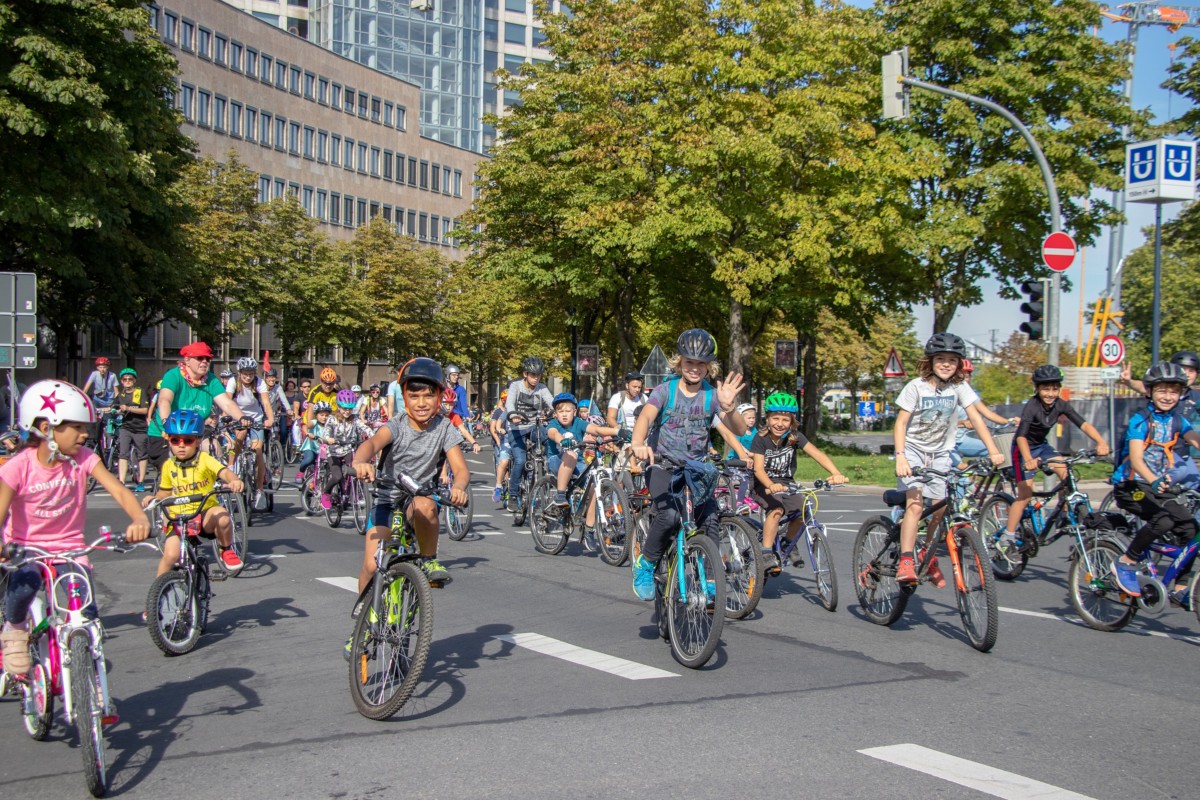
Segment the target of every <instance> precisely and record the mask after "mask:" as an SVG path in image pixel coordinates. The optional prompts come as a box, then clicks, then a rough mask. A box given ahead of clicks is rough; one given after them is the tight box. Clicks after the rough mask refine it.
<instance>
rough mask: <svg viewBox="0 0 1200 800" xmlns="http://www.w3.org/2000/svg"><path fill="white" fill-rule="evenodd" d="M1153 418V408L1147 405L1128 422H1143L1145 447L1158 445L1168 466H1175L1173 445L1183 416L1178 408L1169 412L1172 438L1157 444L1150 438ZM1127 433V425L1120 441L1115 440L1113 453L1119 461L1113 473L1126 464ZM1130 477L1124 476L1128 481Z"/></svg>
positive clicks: (1177, 439) (1152, 429) (1127, 459)
mask: <svg viewBox="0 0 1200 800" xmlns="http://www.w3.org/2000/svg"><path fill="white" fill-rule="evenodd" d="M1153 417H1154V407H1153V406H1152V405H1147V406H1146V407H1145V408H1143V409H1141V410H1140V411H1137V412H1135V413H1134V415H1133V416H1132V417H1130V419H1129V422H1130V423H1133V421H1134V420H1137V419H1139V418H1140V419H1143V420H1145V422H1146V438H1145V439H1144V440H1143V441H1144V442H1145V443H1146V446H1147V447H1149V446H1150V445H1159V446H1160V447H1162V448H1163V450H1164V451H1165V452H1166V456H1167V463H1168V465H1171V466H1173V465H1174V464H1175V453H1174V448H1175V444H1176V443H1177V442H1178V441H1179V436H1180V433H1181V432H1182V430H1183V414H1181V413H1179V409H1178V407H1176V408H1174V409H1172V410H1171V433H1172V436H1171V440H1170V441H1168V442H1159V441H1155V440H1154V439H1152V438H1151V436H1152V435H1153V432H1154V420H1153ZM1128 431H1129V425H1128V424H1127V425H1126V426H1125V430H1123V431H1122V432H1121V437H1120V439H1118V440H1117V449H1116V450H1115V451H1113V452H1115V453H1116V454H1117V457H1118V458H1119V459H1120V460H1119V461H1117V462H1116V467H1115V469H1114V470H1113V472H1114V473H1115V472H1116V471H1117V470H1119V469H1120V468H1121V467H1123V466H1124V465H1125V464H1126V462H1128V461H1129V440H1128V439H1126V438H1125V434H1126V433H1127V432H1128ZM1132 477H1133V476H1132V474H1130V475H1127V476H1126V479H1127V480H1128V479H1130V478H1132Z"/></svg>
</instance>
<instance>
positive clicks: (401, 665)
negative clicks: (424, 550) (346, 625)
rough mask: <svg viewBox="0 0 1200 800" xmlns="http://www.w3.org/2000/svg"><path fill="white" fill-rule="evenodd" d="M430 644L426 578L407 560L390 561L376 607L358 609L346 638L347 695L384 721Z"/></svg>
mask: <svg viewBox="0 0 1200 800" xmlns="http://www.w3.org/2000/svg"><path fill="white" fill-rule="evenodd" d="M375 580H381V578H380V577H378V576H376V578H375ZM432 643H433V590H432V589H431V588H430V586H429V579H428V578H426V577H425V573H424V571H422V570H421V568H420V567H418V566H417V565H416V564H413V563H412V562H411V561H401V562H399V563H396V564H393V565H392V566H391V567H389V568H388V578H387V582H386V584H385V585H384V586H383V587H382V588H381V589H380V595H379V603H378V605H370V606H368V607H367V608H364V609H363V610H362V611H361V612H360V613H359V615H358V619H357V621H356V622H355V623H354V632H353V633H352V634H351V637H350V696H351V698H353V700H354V707H355V708H357V709H358V713H360V714H362V715H363V716H364V717H366V718H368V719H386V718H388V717H390V716H392V715H393V714H395V713H396V712H397V711H399V710H400V707H401V706H403V705H404V704H405V703H406V702H408V698H409V697H411V696H412V693H413V691H414V690H415V689H416V688H417V681H419V680H421V673H422V672H423V671H424V669H425V661H426V659H428V658H429V648H430V646H431V645H432Z"/></svg>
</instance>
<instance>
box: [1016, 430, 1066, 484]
mask: <svg viewBox="0 0 1200 800" xmlns="http://www.w3.org/2000/svg"><path fill="white" fill-rule="evenodd" d="M1029 455H1031V456H1033V457H1034V458H1040V459H1041V460H1042V463H1045V461H1046V459H1047V458H1058V456H1059V452H1058V451H1057V450H1055V449H1054V448H1053V447H1051V446H1050V443H1049V442H1042V443H1041V444H1036V445H1034V446H1032V447H1030V448H1029ZM1012 463H1013V474H1014V475H1016V478H1017V482H1018V483H1020V482H1021V481H1029V480H1033V479H1034V478H1035V477H1036V476H1037V470H1034V471H1033V472H1030V471H1029V470H1027V469H1025V460H1024V459H1023V458H1021V451H1020V450H1018V449H1017V440H1016V438H1014V439H1013V446H1012Z"/></svg>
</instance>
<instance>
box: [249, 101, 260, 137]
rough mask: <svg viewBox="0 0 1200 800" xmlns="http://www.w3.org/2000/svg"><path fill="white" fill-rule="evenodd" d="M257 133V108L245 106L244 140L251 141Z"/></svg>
mask: <svg viewBox="0 0 1200 800" xmlns="http://www.w3.org/2000/svg"><path fill="white" fill-rule="evenodd" d="M257 135H258V110H257V109H255V108H253V107H251V106H246V141H248V142H253V141H254V140H255V137H256V136H257Z"/></svg>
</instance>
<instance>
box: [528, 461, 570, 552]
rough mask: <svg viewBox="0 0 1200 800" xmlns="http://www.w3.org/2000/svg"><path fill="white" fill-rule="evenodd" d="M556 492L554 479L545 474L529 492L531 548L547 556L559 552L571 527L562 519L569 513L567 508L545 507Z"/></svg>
mask: <svg viewBox="0 0 1200 800" xmlns="http://www.w3.org/2000/svg"><path fill="white" fill-rule="evenodd" d="M557 492H558V486H557V483H556V481H555V479H554V478H552V477H550V476H549V475H547V476H546V477H544V478H542V479H541V480H540V481H538V483H537V485H536V486H534V487H533V491H532V492H531V493H530V494H529V532H530V533H531V534H533V549H534V550H537V551H538V552H539V553H545V554H546V555H548V556H556V555H558V554H559V553H561V552H562V551H563V550H564V549H566V546H567V542H568V541H569V540H570V538H571V528H570V526H569V525H568V524H567V523H566V522H564V521H563V518H564V517H565V516H566V515H567V513H569V512H568V511H567V509H566V508H559V509H554V510H548V509H547V507H548V506H549V505H550V501H551V500H552V499H553V498H554V495H555V494H556V493H557Z"/></svg>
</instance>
